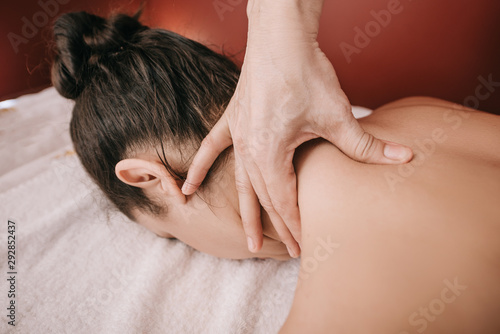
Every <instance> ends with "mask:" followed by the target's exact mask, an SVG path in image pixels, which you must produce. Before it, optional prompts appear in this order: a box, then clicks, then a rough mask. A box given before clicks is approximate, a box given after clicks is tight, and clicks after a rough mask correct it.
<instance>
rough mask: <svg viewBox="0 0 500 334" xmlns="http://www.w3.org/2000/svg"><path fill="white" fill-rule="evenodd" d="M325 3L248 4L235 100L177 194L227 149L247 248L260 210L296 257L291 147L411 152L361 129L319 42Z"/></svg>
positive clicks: (380, 154) (361, 154) (359, 155)
mask: <svg viewBox="0 0 500 334" xmlns="http://www.w3.org/2000/svg"><path fill="white" fill-rule="evenodd" d="M322 6H323V0H307V1H306V0H249V1H248V6H247V14H248V21H249V24H248V44H247V49H246V53H245V59H244V62H243V66H242V70H241V75H240V78H239V81H238V85H237V87H236V91H235V93H234V96H233V98H232V99H231V101H230V103H229V105H228V107H227V109H226V111H225V112H224V115H223V116H222V117H221V119H220V121H219V122H218V123H217V124H216V125H215V126H214V128H213V129H212V130H211V131H210V133H209V134H208V135H207V137H206V138H205V140H204V141H203V142H202V145H201V148H200V150H199V151H198V153H197V154H196V156H195V158H194V159H193V162H192V164H191V167H190V169H189V172H188V176H187V180H186V182H185V183H184V185H183V188H182V191H183V193H184V194H185V195H191V194H193V193H194V191H195V190H196V189H197V187H198V185H199V184H201V182H202V181H203V179H204V177H205V175H206V172H207V171H208V170H209V168H210V166H211V165H212V163H213V162H214V160H215V159H216V158H217V156H218V155H219V154H220V153H221V152H222V151H223V150H224V149H225V148H227V147H229V146H231V145H233V147H234V151H235V177H236V185H237V191H238V198H239V207H240V212H241V217H242V221H243V227H244V229H245V233H246V235H247V237H248V239H247V240H248V246H249V249H250V250H252V251H253V252H257V251H258V250H259V249H260V247H261V243H262V227H261V216H260V213H261V206H262V207H263V208H264V209H265V211H266V212H267V213H268V214H269V216H270V217H271V221H272V224H273V226H274V228H275V229H276V231H277V233H278V235H279V238H280V240H282V241H283V242H284V243H285V244H286V245H287V246H288V249H289V253H290V254H291V255H292V256H298V255H299V254H300V247H299V244H298V243H300V240H301V229H300V214H299V208H298V205H297V191H296V175H295V171H294V168H293V164H292V160H293V156H294V152H295V149H296V148H297V147H298V146H300V145H301V144H302V143H304V142H306V141H308V140H310V139H313V138H317V137H321V138H325V139H326V140H328V141H330V142H331V143H333V144H334V145H336V146H337V147H339V148H340V149H341V150H342V151H343V152H344V153H345V154H347V155H348V156H350V157H351V158H352V159H354V160H357V161H362V162H366V163H378V164H397V163H402V162H407V161H408V160H410V159H411V157H412V153H411V150H410V149H409V148H405V147H403V146H400V145H397V144H394V143H392V144H389V143H386V142H383V141H381V140H379V139H377V138H376V137H375V136H373V135H372V134H371V133H369V132H367V131H364V130H363V128H362V127H360V126H359V124H358V123H357V121H356V120H355V119H354V117H353V116H352V113H351V105H350V103H349V100H348V99H347V97H346V95H345V94H344V92H343V91H342V88H341V87H340V83H339V81H338V79H337V75H336V73H335V70H334V69H333V66H332V64H331V63H330V61H329V60H328V59H327V58H326V56H325V55H324V53H323V52H322V51H321V49H320V47H319V45H318V43H317V40H316V38H317V34H318V26H319V17H320V14H321V9H322Z"/></svg>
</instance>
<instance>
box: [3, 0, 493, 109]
mask: <svg viewBox="0 0 500 334" xmlns="http://www.w3.org/2000/svg"><path fill="white" fill-rule="evenodd" d="M304 1H307V0H304ZM43 3H47V4H48V3H50V4H52V6H51V7H49V10H48V11H49V14H54V16H53V17H49V15H45V14H43V13H44V12H43V11H44V9H43V6H42V5H41V4H43ZM54 4H57V7H58V8H56V7H55V6H54ZM139 4H140V0H139V1H137V0H129V1H97V0H89V1H85V2H83V1H79V0H18V1H3V2H2V3H1V4H0V13H2V20H0V31H1V36H2V38H1V40H0V48H1V50H2V52H1V53H0V63H1V64H2V65H1V68H0V75H1V76H0V78H1V79H2V80H0V100H1V99H5V98H10V97H14V96H17V95H19V94H22V93H25V92H27V91H35V90H37V89H40V87H44V86H47V85H48V84H49V80H48V77H49V76H48V73H49V64H50V57H49V54H50V52H49V51H48V50H49V48H48V47H47V42H48V41H50V38H51V31H50V26H51V22H53V20H54V18H55V17H56V16H57V15H60V14H61V13H63V12H67V11H74V10H90V11H92V12H94V13H96V14H101V15H106V14H107V13H109V12H110V11H111V10H118V11H119V10H120V9H121V10H122V11H128V12H132V11H134V10H135V9H136V8H137V7H138V6H139ZM388 8H389V9H391V10H392V12H393V14H391V15H390V22H388V21H389V17H388V16H387V15H385V16H384V15H382V14H379V15H382V16H381V17H383V18H384V19H385V21H384V22H382V23H384V25H385V26H382V25H381V24H377V23H375V22H376V19H375V17H374V14H373V13H380V11H381V10H387V9H388ZM245 10H246V0H177V1H176V0H170V1H166V0H163V1H162V0H149V1H148V2H147V4H146V10H145V13H144V16H143V19H144V21H145V22H146V23H147V24H149V25H151V26H160V27H164V28H167V29H171V30H174V31H176V32H178V33H181V34H184V35H186V36H188V37H190V38H193V39H196V40H198V41H201V42H203V43H205V44H210V45H212V46H213V47H214V48H216V49H217V48H219V50H221V49H222V50H224V51H225V52H226V53H229V54H235V55H236V58H237V59H239V60H240V61H242V59H243V55H244V49H245V42H246V32H247V20H246V11H245ZM52 12H53V13H52ZM384 13H386V14H387V13H390V12H384ZM375 15H376V14H375ZM23 17H24V18H25V19H23ZM44 18H48V19H49V20H48V21H50V22H49V23H45V22H44ZM379 19H380V18H379ZM23 20H28V21H29V22H31V23H38V24H39V25H40V26H41V27H40V28H37V30H38V31H36V32H34V33H33V32H32V34H33V36H29V35H27V34H26V31H25V36H28V37H27V38H26V39H25V40H24V41H25V42H26V43H22V44H19V46H18V52H17V53H16V52H15V50H14V48H13V47H12V45H11V42H10V41H9V36H11V37H12V36H13V34H16V35H18V36H21V37H23V30H22V29H23V25H25V23H24V22H23ZM37 20H38V21H37ZM321 20H322V21H321V25H320V27H321V28H320V34H319V42H320V46H321V48H322V49H323V50H324V51H325V53H326V54H327V56H328V57H329V58H330V60H331V61H332V62H333V64H334V67H335V69H336V71H337V74H338V76H339V79H340V81H341V84H342V87H343V88H344V90H345V91H346V93H347V95H348V97H349V98H350V100H351V102H352V103H353V104H359V105H364V106H368V107H376V106H378V105H381V104H383V103H385V102H388V101H391V100H394V99H396V98H400V97H404V96H409V95H430V96H436V97H440V98H444V99H447V100H451V101H455V102H458V103H463V102H464V101H466V103H468V104H471V105H472V104H473V103H474V102H476V101H479V102H480V105H479V108H480V109H483V110H488V111H492V112H496V113H499V114H500V87H489V88H490V90H492V91H488V90H487V88H484V87H483V88H480V89H479V91H478V92H479V95H477V96H476V88H477V87H478V85H481V80H482V79H479V78H480V77H482V78H484V79H485V80H486V81H487V80H488V77H490V79H491V80H493V81H494V82H500V61H499V60H500V1H496V0H475V1H474V0H400V1H397V0H358V1H352V0H326V1H325V6H324V10H323V16H322V19H321ZM380 20H382V19H380ZM34 21H35V22H34ZM372 21H373V22H372ZM386 22H387V23H386ZM367 24H368V26H367ZM356 27H357V28H359V29H358V30H356V31H360V30H361V31H362V32H366V28H368V32H367V33H368V35H367V36H366V38H365V39H364V40H363V39H362V38H361V37H363V36H361V37H360V36H357V37H356V34H357V33H356V32H355V30H354V29H355V28H356ZM28 32H29V31H28ZM9 33H10V35H9ZM370 35H371V37H370ZM356 38H357V39H356ZM356 42H357V44H356ZM361 42H363V43H364V44H363V43H361ZM342 47H343V48H344V49H345V48H351V49H350V50H351V52H354V53H352V54H350V55H349V57H346V55H345V54H344V53H343V51H342ZM354 48H356V49H354ZM486 93H490V94H489V96H487V97H486ZM478 97H480V98H481V99H482V100H480V98H478Z"/></svg>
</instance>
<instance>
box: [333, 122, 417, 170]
mask: <svg viewBox="0 0 500 334" xmlns="http://www.w3.org/2000/svg"><path fill="white" fill-rule="evenodd" d="M335 137H337V138H336V139H333V138H332V139H333V140H331V141H332V143H334V144H335V145H336V146H337V147H338V148H339V149H340V150H341V151H342V152H344V153H345V154H346V155H347V156H349V157H350V158H351V159H354V160H357V161H360V162H365V163H371V164H400V163H406V162H408V161H410V160H411V159H412V158H413V152H412V150H411V148H409V147H407V146H404V145H401V144H397V143H393V142H390V141H386V140H381V139H378V138H376V137H375V136H373V135H372V134H370V133H368V132H365V131H364V130H363V128H362V127H361V126H360V125H359V123H358V122H357V121H356V119H355V118H354V117H353V118H352V119H351V120H350V121H348V122H347V123H345V125H344V126H343V128H341V130H340V136H339V133H337V134H335ZM326 139H328V140H330V139H329V138H326Z"/></svg>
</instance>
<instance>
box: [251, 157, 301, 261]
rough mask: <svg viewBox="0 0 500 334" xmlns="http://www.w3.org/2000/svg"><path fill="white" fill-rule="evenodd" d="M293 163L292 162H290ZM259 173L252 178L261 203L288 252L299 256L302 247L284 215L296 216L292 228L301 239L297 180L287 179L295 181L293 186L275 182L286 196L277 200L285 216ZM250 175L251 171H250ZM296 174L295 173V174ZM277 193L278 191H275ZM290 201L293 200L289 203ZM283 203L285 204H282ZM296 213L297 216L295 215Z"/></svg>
mask: <svg viewBox="0 0 500 334" xmlns="http://www.w3.org/2000/svg"><path fill="white" fill-rule="evenodd" d="M290 163H291V162H290ZM256 174H257V175H255V174H254V175H253V180H252V185H253V187H254V189H255V190H256V192H257V195H258V198H259V201H260V204H261V205H262V207H263V208H264V210H266V212H267V213H268V215H269V218H270V219H271V222H272V224H273V227H274V229H275V230H276V232H277V233H278V235H279V237H280V239H281V241H282V242H283V243H284V244H285V245H286V246H287V248H288V252H289V253H290V256H292V257H298V256H299V255H300V247H299V245H298V243H297V241H296V239H295V238H294V236H293V235H292V233H291V232H290V229H289V225H287V224H286V223H285V220H284V219H283V217H287V218H294V219H295V221H293V219H291V221H292V222H291V224H294V225H293V227H292V229H293V230H294V232H295V235H297V236H298V240H300V222H299V223H298V232H297V223H296V222H297V221H299V219H298V217H299V215H298V207H297V197H296V196H297V195H296V193H297V189H296V187H295V180H293V181H292V180H289V179H287V180H286V181H290V182H291V183H293V186H290V187H288V186H285V187H284V188H282V187H283V184H282V183H279V182H274V181H273V183H274V184H276V185H279V187H280V188H281V189H282V192H279V194H278V196H284V198H283V199H282V200H283V202H276V203H279V204H277V207H278V210H280V212H281V213H282V214H283V217H282V216H281V215H280V214H279V213H278V211H277V210H276V207H275V201H273V200H272V199H271V197H270V194H269V192H268V191H269V188H268V187H266V183H265V182H264V179H263V178H262V175H261V174H260V172H257V173H256ZM249 175H250V173H249ZM274 175H280V173H277V174H274ZM294 175H295V174H294ZM274 193H276V191H274ZM288 201H292V202H291V203H289V202H288ZM282 203H283V204H282ZM294 208H295V209H296V211H295V213H294V212H293V210H294ZM286 210H291V211H290V213H288V212H287V211H286ZM294 214H296V215H297V216H294Z"/></svg>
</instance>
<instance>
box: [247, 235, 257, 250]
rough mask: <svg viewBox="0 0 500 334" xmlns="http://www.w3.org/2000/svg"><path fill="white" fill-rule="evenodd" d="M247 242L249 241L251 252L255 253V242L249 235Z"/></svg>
mask: <svg viewBox="0 0 500 334" xmlns="http://www.w3.org/2000/svg"><path fill="white" fill-rule="evenodd" d="M247 243H248V250H250V252H252V253H255V242H253V239H252V238H250V237H247Z"/></svg>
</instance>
